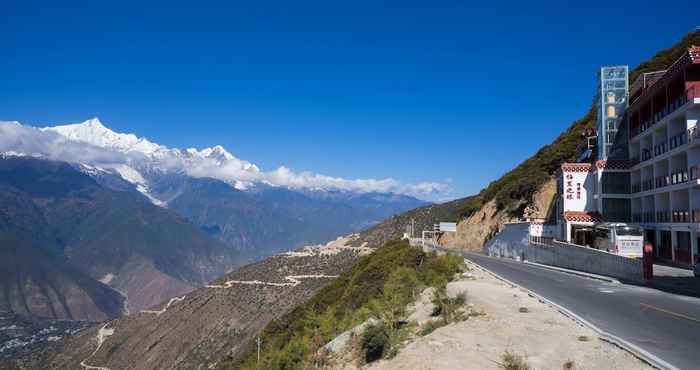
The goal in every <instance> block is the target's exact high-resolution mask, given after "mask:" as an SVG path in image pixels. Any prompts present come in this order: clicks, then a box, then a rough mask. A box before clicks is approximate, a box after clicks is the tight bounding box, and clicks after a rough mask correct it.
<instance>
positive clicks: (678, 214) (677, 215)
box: [671, 210, 690, 223]
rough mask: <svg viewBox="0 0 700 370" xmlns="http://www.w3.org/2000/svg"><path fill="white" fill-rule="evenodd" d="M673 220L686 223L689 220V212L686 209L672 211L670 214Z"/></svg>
mask: <svg viewBox="0 0 700 370" xmlns="http://www.w3.org/2000/svg"><path fill="white" fill-rule="evenodd" d="M671 219H672V220H673V222H677V223H687V222H690V212H689V211H688V210H681V211H673V213H672V215H671Z"/></svg>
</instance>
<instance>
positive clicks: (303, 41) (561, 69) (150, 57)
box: [0, 0, 700, 199]
mask: <svg viewBox="0 0 700 370" xmlns="http://www.w3.org/2000/svg"><path fill="white" fill-rule="evenodd" d="M149 3H150V5H148V7H146V6H145V5H144V4H145V2H138V3H131V4H130V3H128V2H119V3H116V2H109V3H108V2H100V1H90V2H70V3H64V2H61V3H60V6H59V5H58V2H46V3H35V2H31V1H21V2H19V1H18V2H14V1H10V2H6V1H5V2H3V11H2V12H1V13H0V50H2V54H3V55H2V57H1V58H0V81H2V88H1V89H0V120H17V121H20V122H23V123H28V124H33V125H37V126H44V125H53V124H59V123H68V122H79V121H83V120H86V119H88V118H91V117H94V116H98V117H100V119H101V120H102V122H103V123H105V124H106V125H108V126H109V127H110V128H112V129H114V130H115V131H120V132H134V133H137V134H138V135H140V136H145V137H147V138H149V139H151V140H152V141H155V142H158V143H161V144H165V145H168V146H172V147H181V148H182V147H198V148H201V147H205V146H213V145H216V144H221V145H223V146H225V147H226V148H227V149H228V150H229V151H231V152H232V153H233V154H235V155H236V156H238V157H240V158H243V159H246V160H249V161H251V162H253V163H256V164H257V165H259V166H260V167H262V168H263V169H265V170H273V169H275V168H277V167H279V166H282V165H284V166H287V167H289V168H292V169H294V170H295V171H304V170H308V171H313V172H315V173H321V174H324V175H330V176H338V177H343V178H377V179H381V178H387V177H392V178H395V179H398V180H400V181H402V182H405V183H416V182H422V181H441V182H442V181H448V179H451V187H452V191H451V192H450V193H449V194H440V195H433V196H432V199H437V198H443V197H457V196H465V195H469V194H472V193H476V192H478V191H479V190H480V189H481V188H482V187H483V186H485V185H486V184H488V182H489V181H491V180H494V179H496V178H498V177H499V176H500V175H502V174H503V173H504V172H506V171H507V170H509V169H510V168H512V167H513V166H515V165H517V164H518V163H519V162H521V161H522V160H524V159H525V158H527V157H528V156H530V155H531V154H533V153H534V152H535V151H536V150H537V149H538V148H539V147H541V146H542V145H544V144H547V143H549V142H551V140H552V139H554V138H555V137H556V136H557V135H558V134H559V133H560V132H561V131H563V130H564V129H565V128H566V127H568V125H569V124H570V123H571V122H572V121H573V120H575V119H576V118H578V117H580V116H581V115H582V114H583V113H585V111H586V110H587V108H588V107H589V106H590V103H591V99H592V96H593V94H594V88H595V84H596V82H595V73H596V69H597V68H598V67H599V66H600V65H601V64H630V65H632V66H634V65H636V64H638V63H639V62H640V61H642V60H644V59H646V58H649V57H651V56H652V55H653V54H654V53H655V52H656V51H658V50H660V49H662V48H665V47H669V46H671V45H672V44H673V43H674V42H676V41H678V40H680V38H681V37H682V36H683V35H684V34H686V33H687V32H690V31H692V30H694V29H695V27H696V26H699V25H700V18H699V17H698V16H697V15H698V14H700V5H698V2H697V1H695V2H693V1H674V2H658V1H655V2H653V1H650V2H644V1H636V2H624V1H619V2H605V3H599V4H595V3H594V2H585V4H577V5H570V4H567V2H552V3H543V2H520V1H518V2H515V1H514V2H499V1H490V2H482V4H480V5H473V4H471V2H468V1H442V2H441V1H430V2H427V1H423V2H413V1H408V0H404V1H397V2H380V1H366V2H365V1H352V2H343V3H342V4H341V2H333V1H319V2H291V1H280V2H268V1H255V2H247V3H248V5H243V4H242V3H243V2H235V1H233V2H231V1H229V2H221V3H218V4H215V3H206V4H205V3H204V2H201V3H196V4H197V5H199V7H197V8H192V7H191V6H192V5H193V4H195V3H192V2H163V3H160V4H157V3H156V2H149Z"/></svg>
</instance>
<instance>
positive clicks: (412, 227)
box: [411, 218, 416, 239]
mask: <svg viewBox="0 0 700 370" xmlns="http://www.w3.org/2000/svg"><path fill="white" fill-rule="evenodd" d="M415 232H416V219H415V218H412V219H411V239H413V238H415V237H416V234H415Z"/></svg>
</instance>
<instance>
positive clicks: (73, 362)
mask: <svg viewBox="0 0 700 370" xmlns="http://www.w3.org/2000/svg"><path fill="white" fill-rule="evenodd" d="M350 239H351V238H345V239H339V240H336V241H333V242H331V243H329V244H328V245H326V246H315V247H308V248H304V249H302V250H299V251H296V252H293V253H292V252H290V253H284V254H279V255H276V256H272V257H269V258H266V259H265V260H263V261H260V262H257V263H254V264H250V265H247V266H244V267H242V268H240V269H238V270H237V271H235V272H232V273H230V274H228V275H226V276H223V277H220V278H219V279H217V280H215V281H213V282H212V283H210V285H207V286H205V287H202V288H199V289H196V290H194V291H192V292H190V293H187V294H185V295H182V296H180V297H176V298H174V299H171V300H168V301H164V302H162V303H161V304H160V305H158V306H157V307H155V308H154V309H152V310H150V311H142V312H135V313H132V314H131V315H129V316H125V317H122V318H119V319H117V320H113V321H110V322H108V323H104V324H100V325H96V326H94V327H92V328H91V329H89V330H85V331H83V332H80V333H78V334H77V335H75V336H74V337H72V338H68V339H66V340H65V341H61V342H57V343H53V344H51V345H49V346H47V347H45V348H44V349H43V350H41V351H38V352H35V353H32V354H31V355H28V356H26V357H24V358H22V359H21V360H20V361H18V363H17V364H18V366H19V367H20V368H27V369H36V368H51V369H75V368H78V367H79V364H80V363H81V362H83V363H85V364H88V365H91V366H101V367H106V368H110V369H134V370H141V369H144V370H145V369H149V370H150V369H197V368H213V366H215V365H216V364H217V363H219V362H220V361H221V360H222V359H224V358H227V357H236V356H238V355H240V354H241V353H242V352H243V351H245V350H246V349H247V345H248V344H249V343H251V341H252V340H253V339H254V338H255V336H256V335H257V334H258V333H260V331H261V330H262V329H263V328H264V327H265V325H266V324H267V323H269V322H270V321H271V320H273V319H275V318H278V317H280V316H282V315H284V314H285V313H287V312H289V311H290V310H291V309H293V308H294V307H295V306H297V305H299V304H301V303H303V302H305V301H307V300H308V299H310V298H311V297H312V296H313V295H314V293H315V292H317V291H319V290H320V289H322V288H323V287H324V286H326V285H327V284H328V283H330V282H331V281H333V279H334V278H335V277H336V276H337V275H339V274H342V273H343V272H344V271H346V270H347V269H349V268H350V267H351V266H352V265H353V264H354V262H355V261H356V260H357V259H358V257H359V256H360V255H361V254H363V253H367V250H366V249H362V248H351V247H347V246H346V244H348V243H349V242H350ZM101 328H104V329H106V330H108V331H107V332H105V331H104V330H102V333H103V334H104V333H108V332H111V331H112V330H113V334H111V335H109V336H105V337H104V338H105V340H104V342H103V344H102V346H100V347H99V348H98V349H97V350H96V345H97V341H96V340H95V338H96V337H98V336H99V335H100V332H101Z"/></svg>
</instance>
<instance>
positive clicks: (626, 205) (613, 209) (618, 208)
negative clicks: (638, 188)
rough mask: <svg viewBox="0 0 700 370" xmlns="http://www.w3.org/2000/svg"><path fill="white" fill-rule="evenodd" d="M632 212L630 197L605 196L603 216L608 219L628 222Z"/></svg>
mask: <svg viewBox="0 0 700 370" xmlns="http://www.w3.org/2000/svg"><path fill="white" fill-rule="evenodd" d="M631 213H632V212H631V205H630V200H629V199H613V198H603V218H604V219H605V220H606V221H613V222H628V221H629V219H630V214H631Z"/></svg>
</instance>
